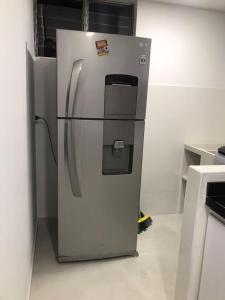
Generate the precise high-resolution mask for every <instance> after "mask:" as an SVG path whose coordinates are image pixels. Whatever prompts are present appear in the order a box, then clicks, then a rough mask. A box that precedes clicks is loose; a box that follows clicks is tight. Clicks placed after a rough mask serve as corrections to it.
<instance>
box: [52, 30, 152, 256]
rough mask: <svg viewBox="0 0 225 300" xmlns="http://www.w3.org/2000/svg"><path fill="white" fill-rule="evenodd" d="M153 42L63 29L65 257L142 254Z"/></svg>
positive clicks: (60, 93) (61, 252)
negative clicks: (138, 248)
mask: <svg viewBox="0 0 225 300" xmlns="http://www.w3.org/2000/svg"><path fill="white" fill-rule="evenodd" d="M150 45H151V40H150V39H145V38H137V37H131V36H120V35H112V34H103V33H91V32H79V31H69V30H58V31H57V101H58V259H59V261H79V260H89V259H100V258H108V257H116V256H123V255H136V254H137V252H136V245H137V229H138V223H137V220H138V213H139V201H140V184H141V167H142V148H143V136H144V124H145V123H144V119H145V110H146V98H147V89H148V73H149V57H150Z"/></svg>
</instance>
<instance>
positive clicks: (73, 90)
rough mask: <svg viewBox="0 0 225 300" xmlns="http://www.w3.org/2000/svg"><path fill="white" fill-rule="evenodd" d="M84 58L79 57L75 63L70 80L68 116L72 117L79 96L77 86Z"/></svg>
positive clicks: (67, 102)
mask: <svg viewBox="0 0 225 300" xmlns="http://www.w3.org/2000/svg"><path fill="white" fill-rule="evenodd" d="M83 61H84V59H78V60H76V61H75V62H74V63H73V67H72V71H71V75H70V81H69V85H68V91H67V100H66V117H67V118H72V117H73V115H74V110H75V105H76V97H77V88H78V81H79V77H80V72H81V70H82V64H83Z"/></svg>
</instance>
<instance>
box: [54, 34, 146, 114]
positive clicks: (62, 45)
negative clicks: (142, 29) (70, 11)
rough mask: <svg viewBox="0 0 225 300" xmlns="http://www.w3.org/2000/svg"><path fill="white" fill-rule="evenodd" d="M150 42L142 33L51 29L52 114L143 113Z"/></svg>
mask: <svg viewBox="0 0 225 300" xmlns="http://www.w3.org/2000/svg"><path fill="white" fill-rule="evenodd" d="M100 42H104V43H100ZM99 45H100V46H101V45H107V49H106V48H104V49H103V50H104V51H102V49H100V50H101V52H100V50H99ZM150 45H151V40H150V39H145V38H137V37H131V36H120V35H112V34H104V33H91V32H80V31H70V30H57V89H58V90H57V93H58V95H57V97H58V117H61V118H64V117H72V118H73V117H75V118H100V119H101V118H107V116H110V118H113V119H117V118H120V119H124V118H127V119H144V117H145V108H146V98H147V88H148V72H149V56H150ZM102 54H104V55H102ZM113 95H114V96H113ZM114 99H115V100H114ZM114 101H115V102H116V103H114ZM120 106H121V112H120ZM114 108H116V110H115V109H114ZM126 108H128V112H127V109H126ZM111 109H112V111H110V110H111Z"/></svg>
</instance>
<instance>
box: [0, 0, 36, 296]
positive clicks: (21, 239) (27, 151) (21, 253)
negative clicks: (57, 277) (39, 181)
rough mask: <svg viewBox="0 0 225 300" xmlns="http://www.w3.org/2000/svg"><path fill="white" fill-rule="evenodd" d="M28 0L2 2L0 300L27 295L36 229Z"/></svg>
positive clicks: (31, 18)
mask: <svg viewBox="0 0 225 300" xmlns="http://www.w3.org/2000/svg"><path fill="white" fill-rule="evenodd" d="M32 6H33V2H32V0H20V1H15V0H7V1H0V36H1V47H0V66H1V68H0V102H1V104H0V107H1V118H0V141H1V147H0V166H1V167H0V299H1V300H25V299H28V293H29V285H30V280H31V268H32V255H33V240H34V229H35V218H34V213H35V206H34V185H33V183H34V177H33V173H34V172H33V171H34V170H33V166H32V154H33V149H32V145H33V144H32V140H33V134H32V124H33V121H31V116H32V114H31V113H32V110H33V107H32V101H33V96H32V75H33V74H32V57H31V56H30V54H29V51H27V49H26V42H27V47H28V49H29V50H30V52H31V53H33V7H32Z"/></svg>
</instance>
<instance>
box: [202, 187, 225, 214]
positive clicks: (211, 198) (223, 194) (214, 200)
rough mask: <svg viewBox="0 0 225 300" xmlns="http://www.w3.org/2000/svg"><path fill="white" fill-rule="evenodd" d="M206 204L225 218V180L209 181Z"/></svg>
mask: <svg viewBox="0 0 225 300" xmlns="http://www.w3.org/2000/svg"><path fill="white" fill-rule="evenodd" d="M206 205H207V206H208V207H209V208H210V209H211V211H213V212H215V213H216V214H218V215H219V216H220V217H222V218H224V219H225V182H209V183H208V185H207V194H206Z"/></svg>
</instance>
